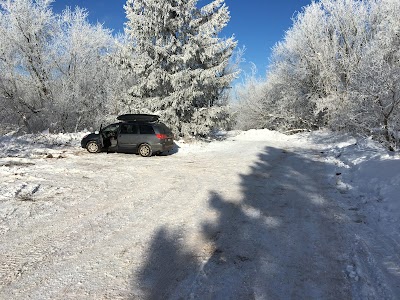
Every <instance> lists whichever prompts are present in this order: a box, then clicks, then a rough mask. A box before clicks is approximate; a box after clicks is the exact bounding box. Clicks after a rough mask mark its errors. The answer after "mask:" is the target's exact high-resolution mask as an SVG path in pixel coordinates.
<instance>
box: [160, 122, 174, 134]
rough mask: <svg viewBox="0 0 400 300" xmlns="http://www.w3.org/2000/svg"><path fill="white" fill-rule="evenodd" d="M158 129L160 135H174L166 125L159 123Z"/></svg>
mask: <svg viewBox="0 0 400 300" xmlns="http://www.w3.org/2000/svg"><path fill="white" fill-rule="evenodd" d="M157 128H158V130H159V131H160V133H163V134H168V135H170V134H172V131H171V130H170V129H169V128H168V127H167V125H165V124H164V123H158V124H157Z"/></svg>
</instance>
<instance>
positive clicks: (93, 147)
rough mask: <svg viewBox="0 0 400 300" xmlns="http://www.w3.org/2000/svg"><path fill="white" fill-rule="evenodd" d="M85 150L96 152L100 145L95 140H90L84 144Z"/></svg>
mask: <svg viewBox="0 0 400 300" xmlns="http://www.w3.org/2000/svg"><path fill="white" fill-rule="evenodd" d="M86 150H87V151H88V152H89V153H98V152H100V147H99V145H98V144H97V143H96V142H95V141H90V142H88V143H87V144H86Z"/></svg>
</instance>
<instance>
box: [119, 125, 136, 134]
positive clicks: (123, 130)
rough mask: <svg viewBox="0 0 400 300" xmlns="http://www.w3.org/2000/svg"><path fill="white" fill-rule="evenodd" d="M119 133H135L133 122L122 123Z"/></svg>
mask: <svg viewBox="0 0 400 300" xmlns="http://www.w3.org/2000/svg"><path fill="white" fill-rule="evenodd" d="M120 133H121V134H137V133H138V130H137V127H136V125H135V124H122V125H121V131H120Z"/></svg>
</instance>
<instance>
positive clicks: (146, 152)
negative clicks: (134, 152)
mask: <svg viewBox="0 0 400 300" xmlns="http://www.w3.org/2000/svg"><path fill="white" fill-rule="evenodd" d="M138 153H139V154H140V155H141V156H143V157H149V156H151V155H152V153H153V150H151V147H150V145H149V144H141V145H140V146H139V148H138Z"/></svg>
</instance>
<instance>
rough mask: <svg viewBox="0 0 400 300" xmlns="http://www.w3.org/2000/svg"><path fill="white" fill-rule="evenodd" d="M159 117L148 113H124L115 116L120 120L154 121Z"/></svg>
mask: <svg viewBox="0 0 400 300" xmlns="http://www.w3.org/2000/svg"><path fill="white" fill-rule="evenodd" d="M159 118H160V117H159V116H157V115H148V114H124V115H120V116H118V117H117V120H120V121H128V122H129V121H138V122H155V121H157V120H158V119H159Z"/></svg>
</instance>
